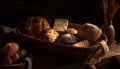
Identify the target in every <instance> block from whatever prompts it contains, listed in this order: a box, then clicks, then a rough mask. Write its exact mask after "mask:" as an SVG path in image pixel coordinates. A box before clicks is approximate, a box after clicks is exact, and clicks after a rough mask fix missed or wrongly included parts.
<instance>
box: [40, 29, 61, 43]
mask: <svg viewBox="0 0 120 69" xmlns="http://www.w3.org/2000/svg"><path fill="white" fill-rule="evenodd" d="M40 37H41V39H43V40H46V41H49V42H55V40H57V38H58V37H59V33H58V32H57V31H56V30H54V29H52V28H49V29H46V30H44V32H42V35H41V36H40Z"/></svg>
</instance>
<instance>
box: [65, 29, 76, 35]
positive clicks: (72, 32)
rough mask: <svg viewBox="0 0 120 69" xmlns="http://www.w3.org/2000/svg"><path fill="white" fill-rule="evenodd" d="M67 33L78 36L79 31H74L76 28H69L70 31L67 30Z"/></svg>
mask: <svg viewBox="0 0 120 69" xmlns="http://www.w3.org/2000/svg"><path fill="white" fill-rule="evenodd" d="M66 33H70V34H77V33H78V31H77V30H76V29H74V28H68V29H67V30H66Z"/></svg>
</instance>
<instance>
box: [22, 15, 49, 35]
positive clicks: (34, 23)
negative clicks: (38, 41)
mask: <svg viewBox="0 0 120 69" xmlns="http://www.w3.org/2000/svg"><path fill="white" fill-rule="evenodd" d="M23 26H24V29H23V30H24V33H25V34H28V35H31V36H35V37H36V36H39V34H40V33H41V32H42V31H43V30H45V29H47V28H50V25H49V22H48V21H47V19H46V18H44V17H42V16H33V17H29V18H28V19H27V20H26V21H25V22H24V25H23Z"/></svg>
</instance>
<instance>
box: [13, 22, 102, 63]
mask: <svg viewBox="0 0 120 69" xmlns="http://www.w3.org/2000/svg"><path fill="white" fill-rule="evenodd" d="M22 24H23V23H21V24H19V25H17V26H16V29H15V30H14V32H15V34H16V35H17V36H18V37H19V40H20V42H21V43H22V44H24V47H25V48H27V49H30V50H31V51H37V52H39V51H42V52H43V53H49V54H52V55H55V56H60V57H64V58H66V59H70V60H77V61H86V60H89V59H90V58H92V55H94V54H95V52H96V50H98V49H100V48H101V46H91V47H89V48H79V47H73V46H70V45H66V44H60V43H50V42H47V41H44V40H41V39H38V38H34V37H31V36H29V35H26V34H24V33H23V32H22V30H21V29H22ZM80 26H81V25H80V24H77V23H69V25H68V27H69V28H75V29H78V28H79V27H80Z"/></svg>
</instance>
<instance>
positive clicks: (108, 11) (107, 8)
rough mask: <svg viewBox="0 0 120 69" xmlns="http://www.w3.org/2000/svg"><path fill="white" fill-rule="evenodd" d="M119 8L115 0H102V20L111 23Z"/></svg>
mask: <svg viewBox="0 0 120 69" xmlns="http://www.w3.org/2000/svg"><path fill="white" fill-rule="evenodd" d="M119 8H120V4H118V2H117V1H116V0H110V2H109V1H108V0H102V10H103V14H104V19H105V20H107V21H111V20H112V19H113V17H114V15H115V14H116V12H117V11H118V9H119Z"/></svg>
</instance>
